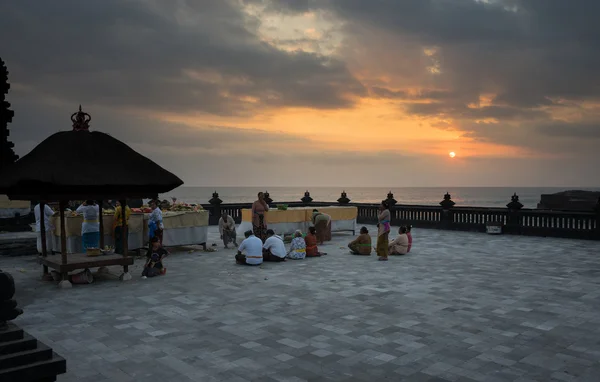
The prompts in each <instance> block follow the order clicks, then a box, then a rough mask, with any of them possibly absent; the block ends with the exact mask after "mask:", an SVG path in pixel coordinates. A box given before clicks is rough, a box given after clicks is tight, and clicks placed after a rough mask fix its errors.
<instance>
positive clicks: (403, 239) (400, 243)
mask: <svg viewBox="0 0 600 382" xmlns="http://www.w3.org/2000/svg"><path fill="white" fill-rule="evenodd" d="M398 233H399V235H398V237H396V238H395V239H394V240H392V242H391V243H390V245H389V249H388V251H389V253H390V255H406V254H407V253H408V236H406V227H405V226H402V227H400V229H399V230H398Z"/></svg>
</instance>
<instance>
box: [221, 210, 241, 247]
mask: <svg viewBox="0 0 600 382" xmlns="http://www.w3.org/2000/svg"><path fill="white" fill-rule="evenodd" d="M219 234H220V235H221V240H223V245H225V248H227V244H229V243H230V242H233V245H235V246H236V247H237V246H238V244H237V240H236V233H235V221H234V220H233V218H232V217H231V216H229V215H227V212H223V215H221V218H220V219H219Z"/></svg>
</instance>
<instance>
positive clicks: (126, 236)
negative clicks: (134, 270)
mask: <svg viewBox="0 0 600 382" xmlns="http://www.w3.org/2000/svg"><path fill="white" fill-rule="evenodd" d="M120 203H121V237H122V239H121V240H122V242H123V256H127V253H128V252H129V227H128V226H127V223H128V222H127V199H122V200H121V201H120ZM142 228H143V227H142ZM143 232H144V231H143V229H142V235H143ZM125 272H127V271H125Z"/></svg>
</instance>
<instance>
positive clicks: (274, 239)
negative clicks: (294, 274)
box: [263, 229, 287, 262]
mask: <svg viewBox="0 0 600 382" xmlns="http://www.w3.org/2000/svg"><path fill="white" fill-rule="evenodd" d="M286 255H287V251H286V250H285V244H284V243H283V239H282V238H281V237H280V236H277V235H275V231H273V230H272V229H268V230H267V240H265V244H264V245H263V259H264V260H265V261H275V262H280V261H285V256H286Z"/></svg>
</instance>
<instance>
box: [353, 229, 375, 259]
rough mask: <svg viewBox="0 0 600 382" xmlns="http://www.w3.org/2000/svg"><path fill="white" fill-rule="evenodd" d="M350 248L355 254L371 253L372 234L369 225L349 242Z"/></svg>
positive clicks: (366, 254)
mask: <svg viewBox="0 0 600 382" xmlns="http://www.w3.org/2000/svg"><path fill="white" fill-rule="evenodd" d="M348 248H350V253H352V254H353V255H364V256H370V255H371V236H369V230H368V229H367V227H362V228H361V229H360V235H359V236H358V237H357V238H356V239H354V240H353V241H352V242H351V243H350V244H348Z"/></svg>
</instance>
